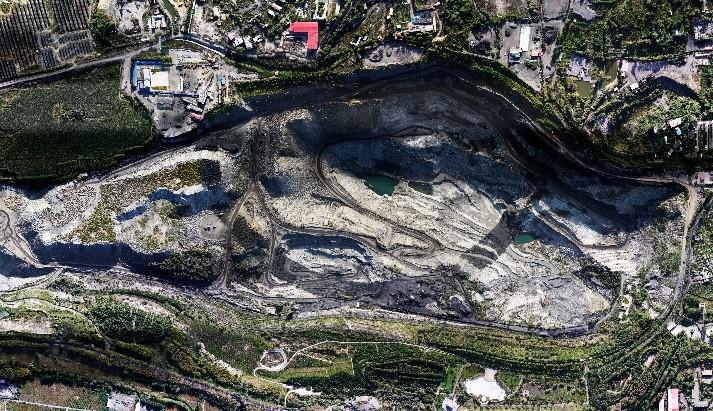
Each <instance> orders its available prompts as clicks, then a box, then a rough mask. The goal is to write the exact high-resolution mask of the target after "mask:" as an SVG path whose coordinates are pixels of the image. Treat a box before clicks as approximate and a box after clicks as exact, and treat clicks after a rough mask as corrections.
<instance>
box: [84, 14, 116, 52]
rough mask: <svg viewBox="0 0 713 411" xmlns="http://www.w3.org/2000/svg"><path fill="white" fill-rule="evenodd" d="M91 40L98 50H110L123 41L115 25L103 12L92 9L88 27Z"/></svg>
mask: <svg viewBox="0 0 713 411" xmlns="http://www.w3.org/2000/svg"><path fill="white" fill-rule="evenodd" d="M90 30H91V32H92V38H93V39H94V42H95V43H96V45H97V47H99V48H100V49H110V48H112V47H115V46H116V45H117V43H118V44H121V43H122V42H123V41H122V40H120V39H121V37H120V36H119V33H118V32H117V30H116V23H114V21H113V20H112V19H111V17H109V16H108V15H107V14H106V12H104V10H101V9H99V8H98V7H94V11H93V13H92V22H91V26H90Z"/></svg>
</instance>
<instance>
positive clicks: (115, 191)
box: [72, 161, 203, 243]
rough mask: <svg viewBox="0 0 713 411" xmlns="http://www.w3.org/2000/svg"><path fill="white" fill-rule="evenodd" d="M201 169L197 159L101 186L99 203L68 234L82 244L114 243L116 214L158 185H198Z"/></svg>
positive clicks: (174, 188)
mask: <svg viewBox="0 0 713 411" xmlns="http://www.w3.org/2000/svg"><path fill="white" fill-rule="evenodd" d="M202 170H203V169H202V168H201V162H200V161H187V162H184V163H180V164H177V165H176V166H174V167H171V168H167V169H163V170H161V171H157V172H155V173H152V174H149V175H147V176H143V177H137V178H131V179H126V180H122V181H120V182H117V183H115V184H109V185H103V186H102V187H101V193H100V194H101V197H100V200H99V204H98V205H97V206H96V208H95V209H94V210H93V211H92V214H91V215H90V216H89V217H88V218H87V219H85V220H84V221H83V222H82V225H80V226H79V227H78V228H77V229H76V230H75V231H74V232H73V233H72V234H73V235H74V236H75V237H76V238H78V239H79V240H80V241H82V242H83V243H90V242H99V241H106V242H114V241H116V233H115V232H114V227H113V222H112V217H113V216H114V215H115V214H116V213H118V212H120V211H121V210H123V209H124V208H125V207H128V206H129V205H131V203H132V202H134V201H136V200H138V199H140V198H142V197H145V196H147V195H149V194H150V193H151V192H152V191H154V190H156V189H158V188H160V187H166V188H168V189H171V190H177V189H179V188H181V187H186V186H191V185H196V184H199V183H201V182H203V175H202Z"/></svg>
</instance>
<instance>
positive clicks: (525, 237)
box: [512, 233, 536, 245]
mask: <svg viewBox="0 0 713 411" xmlns="http://www.w3.org/2000/svg"><path fill="white" fill-rule="evenodd" d="M535 240H536V238H535V236H533V235H532V234H530V233H520V234H518V235H516V236H515V239H514V240H513V241H512V242H513V244H515V245H523V244H527V243H531V242H533V241H535Z"/></svg>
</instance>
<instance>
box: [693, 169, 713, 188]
mask: <svg viewBox="0 0 713 411" xmlns="http://www.w3.org/2000/svg"><path fill="white" fill-rule="evenodd" d="M692 183H693V184H694V185H699V186H709V185H711V184H713V178H711V172H710V171H699V172H697V173H695V174H694V175H693V179H692Z"/></svg>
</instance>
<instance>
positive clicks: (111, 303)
mask: <svg viewBox="0 0 713 411" xmlns="http://www.w3.org/2000/svg"><path fill="white" fill-rule="evenodd" d="M89 314H90V315H91V317H92V319H93V320H94V321H95V323H96V324H97V327H99V329H100V330H101V332H102V333H104V334H105V335H106V336H108V337H110V338H116V339H118V340H122V341H128V342H141V343H152V342H158V341H161V340H163V339H164V338H166V337H167V336H168V334H169V332H170V331H171V328H172V326H171V321H170V319H169V318H168V317H165V316H162V315H158V314H153V313H149V312H147V311H144V310H142V309H139V308H136V307H133V306H131V305H129V304H127V303H123V302H119V301H115V300H112V299H108V298H100V299H98V300H97V301H96V302H95V303H94V304H92V305H91V306H90V307H89Z"/></svg>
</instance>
